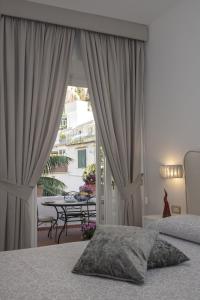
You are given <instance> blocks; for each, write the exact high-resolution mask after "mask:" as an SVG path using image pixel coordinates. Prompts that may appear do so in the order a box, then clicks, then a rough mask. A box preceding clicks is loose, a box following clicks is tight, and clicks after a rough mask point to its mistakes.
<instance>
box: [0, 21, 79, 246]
mask: <svg viewBox="0 0 200 300" xmlns="http://www.w3.org/2000/svg"><path fill="white" fill-rule="evenodd" d="M0 30H1V33H0V34H1V35H0V66H1V71H0V250H11V249H19V248H25V247H30V246H31V231H32V228H31V225H32V220H31V215H30V214H31V213H30V207H31V205H32V203H29V201H32V200H31V199H33V197H31V195H32V194H33V193H32V192H33V189H34V187H35V185H36V183H37V181H38V179H39V177H40V174H41V172H42V170H43V167H44V164H45V162H46V160H47V159H48V155H49V153H50V150H51V148H52V146H53V143H54V140H55V137H56V133H57V129H58V126H59V122H60V118H61V113H62V110H63V105H64V100H65V88H66V86H67V78H68V71H69V63H70V60H71V55H72V46H73V42H74V36H75V32H74V30H72V29H68V28H64V27H60V26H54V25H49V24H44V23H40V22H34V21H27V20H22V19H18V18H12V17H5V16H4V17H1V24H0Z"/></svg>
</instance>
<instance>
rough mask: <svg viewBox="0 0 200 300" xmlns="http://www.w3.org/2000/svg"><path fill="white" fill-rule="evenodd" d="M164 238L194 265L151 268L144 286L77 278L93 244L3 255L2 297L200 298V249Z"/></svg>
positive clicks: (0, 264)
mask: <svg viewBox="0 0 200 300" xmlns="http://www.w3.org/2000/svg"><path fill="white" fill-rule="evenodd" d="M162 237H163V238H164V239H166V240H167V241H169V242H170V243H172V244H173V245H174V246H176V247H178V248H179V249H180V250H182V251H183V252H184V253H185V254H186V255H188V257H190V261H189V262H186V263H184V264H182V265H179V266H177V267H167V268H162V269H155V270H149V271H148V272H147V278H146V283H145V284H144V285H142V286H138V285H135V284H131V283H127V282H120V281H114V280H109V279H102V278H97V277H87V276H81V275H77V274H72V273H71V270H72V268H73V266H74V264H75V262H76V261H77V259H78V258H79V256H80V255H81V253H82V252H83V250H84V248H85V247H86V245H87V242H75V243H70V244H62V245H55V246H47V247H41V248H33V249H25V250H17V251H8V252H4V253H1V254H0V272H1V273H0V274H1V275H0V299H1V300H14V299H16V300H23V299H27V300H31V299H33V300H36V299H37V300H49V299H57V300H63V299H67V300H82V299H84V300H93V299H94V300H100V299H101V300H102V299H104V300H118V299H119V300H122V299H123V300H130V299H134V300H158V299H159V300H160V299H162V300H166V299H167V300H169V299H170V300H173V299H176V300H190V299H191V300H193V299H195V300H198V299H200V245H198V244H195V243H191V242H188V241H183V240H181V239H176V238H172V237H169V236H166V235H162Z"/></svg>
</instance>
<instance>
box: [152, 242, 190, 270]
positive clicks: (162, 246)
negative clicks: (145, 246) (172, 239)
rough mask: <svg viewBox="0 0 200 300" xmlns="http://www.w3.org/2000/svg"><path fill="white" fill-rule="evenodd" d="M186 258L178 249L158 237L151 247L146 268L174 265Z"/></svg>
mask: <svg viewBox="0 0 200 300" xmlns="http://www.w3.org/2000/svg"><path fill="white" fill-rule="evenodd" d="M188 260H189V258H188V257H187V256H186V255H185V254H184V253H183V252H181V251H180V250H179V249H177V248H176V247H174V246H173V245H171V244H170V243H168V242H167V241H165V240H161V239H158V240H156V241H155V243H154V245H153V248H152V249H151V252H150V256H149V259H148V264H147V268H148V269H154V268H163V267H168V266H174V265H178V264H180V263H183V262H185V261H188Z"/></svg>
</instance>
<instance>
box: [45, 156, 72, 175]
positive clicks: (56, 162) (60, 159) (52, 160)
mask: <svg viewBox="0 0 200 300" xmlns="http://www.w3.org/2000/svg"><path fill="white" fill-rule="evenodd" d="M70 161H72V159H71V158H70V157H67V156H64V155H51V156H50V157H49V159H48V161H47V163H46V166H45V168H44V170H43V174H49V173H52V172H53V171H54V170H55V168H56V167H61V166H65V165H68V164H69V162H70Z"/></svg>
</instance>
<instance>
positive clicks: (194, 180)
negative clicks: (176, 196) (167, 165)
mask: <svg viewBox="0 0 200 300" xmlns="http://www.w3.org/2000/svg"><path fill="white" fill-rule="evenodd" d="M184 168H185V188H186V210H187V213H188V214H193V215H200V151H188V152H187V153H186V154H185V157H184Z"/></svg>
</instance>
